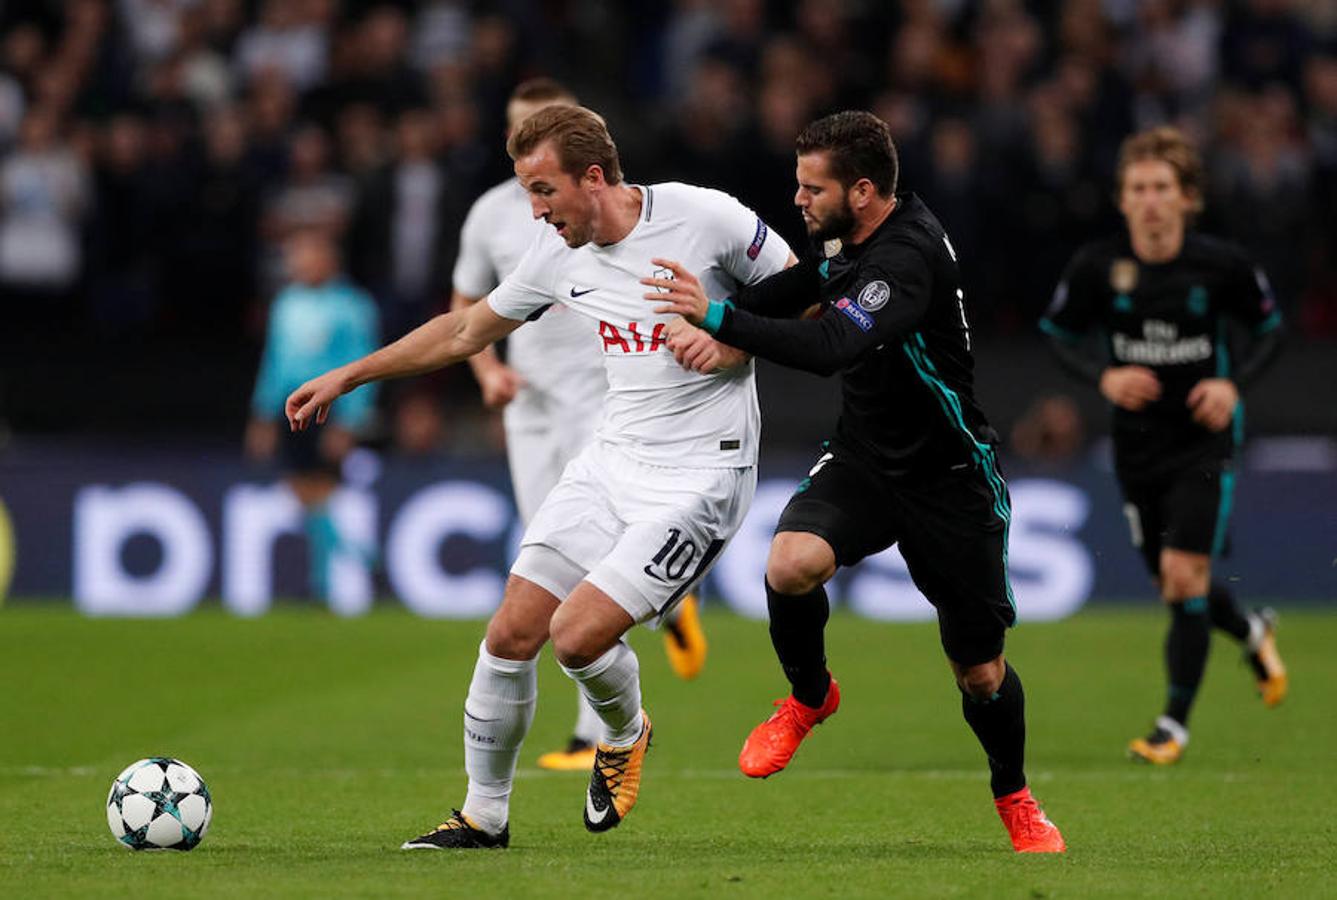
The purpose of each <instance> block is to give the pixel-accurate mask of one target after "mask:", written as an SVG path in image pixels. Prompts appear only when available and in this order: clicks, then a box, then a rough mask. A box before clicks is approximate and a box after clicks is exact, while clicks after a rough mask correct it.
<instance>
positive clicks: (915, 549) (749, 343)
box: [714, 194, 1016, 665]
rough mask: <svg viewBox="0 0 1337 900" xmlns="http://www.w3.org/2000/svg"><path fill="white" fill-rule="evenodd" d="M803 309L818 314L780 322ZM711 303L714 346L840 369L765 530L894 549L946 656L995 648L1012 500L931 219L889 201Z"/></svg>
mask: <svg viewBox="0 0 1337 900" xmlns="http://www.w3.org/2000/svg"><path fill="white" fill-rule="evenodd" d="M817 302H820V304H821V313H820V315H819V316H818V317H817V318H815V319H813V318H805V319H799V318H789V317H792V316H796V315H797V314H798V313H800V312H802V311H803V310H804V309H806V308H808V307H810V306H811V305H812V304H814V303H817ZM725 307H726V308H725V309H724V311H723V317H722V319H721V320H720V321H719V322H718V323H717V327H715V329H714V330H715V336H716V337H717V339H718V340H720V341H722V342H723V343H725V344H729V345H731V346H734V347H737V348H739V349H741V350H745V351H747V352H749V353H752V354H754V355H756V356H759V357H762V358H764V359H769V360H771V361H773V362H776V363H780V364H782V365H786V366H790V367H793V368H797V369H804V370H807V371H810V372H814V373H817V374H822V375H829V374H833V373H836V372H839V373H840V374H841V385H842V404H841V410H840V417H839V419H838V421H837V422H836V427H835V431H834V434H833V435H832V436H831V439H830V440H828V441H826V442H824V444H823V447H822V453H821V455H820V457H819V458H818V459H817V461H816V463H815V464H814V466H813V467H812V470H811V472H810V473H809V475H808V477H807V478H805V479H804V480H803V481H802V482H801V484H800V485H799V488H798V491H797V492H796V493H795V494H794V496H793V498H792V499H791V500H790V501H789V504H788V505H787V506H786V507H785V510H784V513H783V514H782V515H781V517H780V522H779V525H778V526H777V528H776V530H777V532H786V531H789V532H794V531H797V532H809V533H812V534H815V535H817V536H819V537H821V538H822V539H824V540H825V541H826V542H827V543H828V544H830V546H831V547H832V549H833V550H834V551H835V553H836V560H837V562H838V563H839V564H840V565H851V564H853V563H855V562H857V561H859V560H860V559H862V558H863V557H865V556H868V555H870V554H873V553H877V552H879V551H881V550H884V549H886V548H887V547H889V546H891V545H892V544H894V543H899V544H900V549H901V554H902V556H904V558H905V561H906V565H907V567H908V568H909V571H910V575H911V577H912V578H913V579H914V582H915V585H916V586H917V587H918V588H919V590H920V591H922V592H923V594H924V596H925V597H927V598H928V600H929V601H930V602H931V603H932V604H933V605H934V606H935V607H936V608H937V611H938V620H939V624H940V628H941V633H942V640H943V646H944V648H945V649H946V651H947V654H948V656H949V657H950V658H951V659H953V660H955V661H956V662H958V663H960V664H962V665H974V664H977V663H980V662H984V661H987V660H990V659H993V658H994V657H996V656H997V655H998V654H999V653H1000V652H1001V651H1002V644H1003V633H1004V631H1005V630H1006V628H1007V627H1008V626H1010V625H1011V624H1012V623H1013V622H1014V621H1015V618H1016V610H1015V606H1014V604H1013V602H1012V592H1011V588H1010V586H1009V583H1008V576H1007V528H1008V523H1009V521H1010V517H1011V507H1010V504H1009V499H1008V492H1007V486H1006V484H1005V483H1004V481H1003V478H1002V476H1001V474H1000V473H999V468H998V463H997V460H996V458H995V453H994V445H995V444H996V443H997V441H998V438H997V435H996V433H995V432H994V430H993V429H992V428H991V427H990V426H989V423H988V421H987V420H986V419H985V417H984V414H983V413H982V412H981V411H980V408H979V406H978V405H977V404H976V402H975V397H974V388H973V383H974V382H973V379H974V375H973V369H974V362H973V358H972V356H971V351H970V333H969V330H968V327H967V324H966V319H965V310H964V295H963V293H962V290H961V279H960V274H959V272H958V269H957V262H956V253H955V250H954V249H953V248H952V245H951V242H950V241H949V240H948V238H947V235H946V234H945V233H944V231H943V228H942V226H941V225H940V224H939V223H938V220H937V219H936V218H935V217H934V215H933V213H932V212H930V211H929V209H928V208H927V207H926V206H925V205H924V204H923V203H922V202H921V201H920V200H919V199H918V197H916V196H915V195H914V194H906V195H903V196H901V197H900V198H899V199H898V202H897V204H896V206H895V208H894V209H893V210H892V212H891V213H890V214H889V215H888V216H887V218H886V219H885V220H884V221H883V222H882V224H881V225H880V226H879V227H878V228H877V229H876V230H875V231H874V232H873V234H872V235H870V236H869V237H868V238H867V239H866V240H864V241H862V242H861V243H860V244H858V245H857V246H844V247H842V248H841V249H840V251H839V252H838V253H837V254H836V255H834V256H831V257H829V258H823V257H822V256H821V255H819V254H817V253H814V254H813V255H812V256H810V257H809V258H806V259H804V260H802V261H801V262H799V263H798V264H797V265H795V266H793V267H792V268H790V269H787V270H785V271H784V272H781V273H779V274H777V275H774V276H772V277H770V278H768V279H766V280H764V281H761V282H759V283H758V284H755V285H751V286H749V287H745V288H743V289H742V290H741V291H740V293H739V294H738V295H737V296H736V297H733V298H731V299H730V301H728V302H727V303H726V304H725ZM779 317H785V318H779Z"/></svg>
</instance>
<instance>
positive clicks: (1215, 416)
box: [1188, 378, 1240, 431]
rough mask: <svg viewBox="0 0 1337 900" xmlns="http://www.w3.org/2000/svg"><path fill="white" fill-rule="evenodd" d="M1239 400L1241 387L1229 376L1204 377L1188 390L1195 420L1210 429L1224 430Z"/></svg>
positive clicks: (1189, 406)
mask: <svg viewBox="0 0 1337 900" xmlns="http://www.w3.org/2000/svg"><path fill="white" fill-rule="evenodd" d="M1239 402H1240V392H1239V388H1237V387H1235V382H1233V381H1231V380H1230V379H1229V378H1204V379H1203V380H1202V381H1199V382H1198V383H1197V384H1195V385H1193V390H1191V391H1189V392H1188V408H1189V409H1191V410H1192V411H1193V421H1195V422H1197V423H1198V424H1199V425H1201V426H1202V427H1204V428H1206V429H1207V430H1208V431H1224V430H1225V428H1226V426H1227V425H1229V424H1230V420H1231V418H1232V417H1233V416H1234V415H1235V407H1236V406H1238V405H1239Z"/></svg>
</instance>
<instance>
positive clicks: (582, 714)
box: [571, 689, 604, 744]
mask: <svg viewBox="0 0 1337 900" xmlns="http://www.w3.org/2000/svg"><path fill="white" fill-rule="evenodd" d="M576 707H577V711H576V730H575V731H573V732H571V734H572V735H573V736H575V737H577V738H579V739H580V740H582V741H584V742H585V743H587V744H597V743H599V739H600V738H601V737H603V734H604V720H603V719H601V718H599V714H598V713H597V712H595V711H594V707H592V706H590V704H589V701H588V700H586V699H585V695H584V694H583V693H581V691H580V690H579V689H577V690H576Z"/></svg>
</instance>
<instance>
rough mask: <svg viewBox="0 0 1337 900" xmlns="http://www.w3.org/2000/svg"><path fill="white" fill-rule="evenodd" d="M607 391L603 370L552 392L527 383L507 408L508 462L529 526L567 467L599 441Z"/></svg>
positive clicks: (572, 378) (573, 377) (568, 380)
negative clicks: (598, 429) (596, 437)
mask: <svg viewBox="0 0 1337 900" xmlns="http://www.w3.org/2000/svg"><path fill="white" fill-rule="evenodd" d="M607 392H608V382H607V380H606V379H605V378H604V374H603V368H602V367H600V368H598V369H596V370H594V371H593V372H592V373H583V372H582V373H572V374H569V375H566V376H565V377H562V378H561V380H560V382H559V383H557V384H554V385H552V386H548V387H539V386H537V385H533V384H527V385H525V386H524V387H522V388H521V389H520V390H519V391H518V392H517V393H516V395H515V399H513V400H512V401H511V402H510V403H508V404H506V408H505V409H504V410H503V412H502V422H503V424H504V425H505V427H506V460H507V462H508V463H509V465H510V470H511V487H512V489H513V490H514V492H515V506H516V509H517V510H518V511H519V513H520V521H521V522H524V523H525V524H526V525H528V524H529V522H530V521H531V520H532V519H533V518H534V514H535V513H536V512H537V511H538V508H539V506H540V505H541V504H542V503H543V499H544V498H545V497H547V496H548V492H549V491H551V490H552V489H553V487H554V486H555V485H556V484H557V481H558V479H560V478H561V477H562V471H563V470H564V469H565V468H566V465H567V463H569V462H571V460H573V459H575V458H576V456H577V455H578V454H579V453H580V451H581V450H583V449H584V448H585V445H586V444H588V443H589V442H590V441H591V440H592V439H593V438H594V429H595V427H596V426H597V425H598V424H599V414H600V412H601V411H602V409H603V400H604V395H605V394H606V393H607Z"/></svg>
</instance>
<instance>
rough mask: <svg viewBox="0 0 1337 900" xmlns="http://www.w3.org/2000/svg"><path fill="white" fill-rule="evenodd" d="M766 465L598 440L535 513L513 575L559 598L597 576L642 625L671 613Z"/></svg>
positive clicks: (724, 537) (732, 528)
mask: <svg viewBox="0 0 1337 900" xmlns="http://www.w3.org/2000/svg"><path fill="white" fill-rule="evenodd" d="M756 488H757V470H756V468H755V467H752V466H746V467H741V468H732V469H688V468H668V467H665V466H655V465H650V464H648V463H644V462H641V461H639V460H637V459H634V458H633V457H631V456H629V455H628V454H627V453H626V452H625V451H623V450H622V449H621V448H619V447H617V446H616V445H613V444H608V443H605V442H603V441H598V440H595V441H592V442H591V443H590V444H588V445H587V446H586V447H585V449H584V450H583V451H582V452H581V453H580V455H579V456H577V457H576V458H575V459H574V460H572V461H571V463H570V465H568V466H567V468H566V471H565V472H564V473H563V475H562V478H561V480H560V481H559V482H558V483H557V486H556V487H555V488H553V489H552V492H551V493H549V494H548V497H547V499H546V500H545V501H544V502H543V505H542V506H541V507H539V510H538V512H537V513H535V515H534V519H533V521H532V522H530V523H529V527H528V528H527V529H526V530H525V536H524V538H523V539H522V540H521V542H520V553H519V555H518V556H517V557H516V560H515V564H514V565H513V566H512V567H511V574H513V575H518V576H520V577H521V578H525V579H527V580H529V581H532V582H534V583H535V584H537V585H539V586H540V587H542V588H544V589H545V590H547V591H549V592H551V593H552V594H554V595H555V596H556V597H558V598H559V599H565V598H566V596H567V595H568V594H570V593H571V591H572V590H573V589H574V588H575V587H576V585H577V584H578V583H579V582H580V581H582V580H585V581H589V582H590V583H591V584H593V585H594V586H595V587H597V588H599V590H601V591H603V592H604V593H605V594H607V595H608V596H609V597H611V598H613V600H614V601H615V602H616V603H617V604H618V605H619V606H621V607H622V608H623V609H625V610H626V611H627V613H628V614H629V615H630V616H631V617H632V619H634V620H635V621H637V622H648V621H650V620H651V619H656V620H658V619H662V618H663V617H664V616H665V615H667V614H668V613H669V612H671V611H672V609H673V607H674V606H676V605H677V603H678V601H679V600H681V599H682V598H683V596H685V595H686V594H687V592H688V591H689V590H691V589H692V587H693V586H694V585H696V584H697V582H699V581H700V580H701V579H702V577H704V576H705V574H706V573H707V572H708V571H710V567H711V565H713V564H714V562H715V560H716V559H718V558H719V554H720V552H721V551H722V550H723V549H724V547H725V545H726V544H727V543H728V542H729V540H730V539H731V538H732V537H733V536H734V533H735V532H736V531H737V530H738V528H739V526H741V525H742V523H743V517H744V516H745V515H746V514H747V510H748V507H749V506H750V505H751V503H752V495H753V494H754V493H755V492H756Z"/></svg>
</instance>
